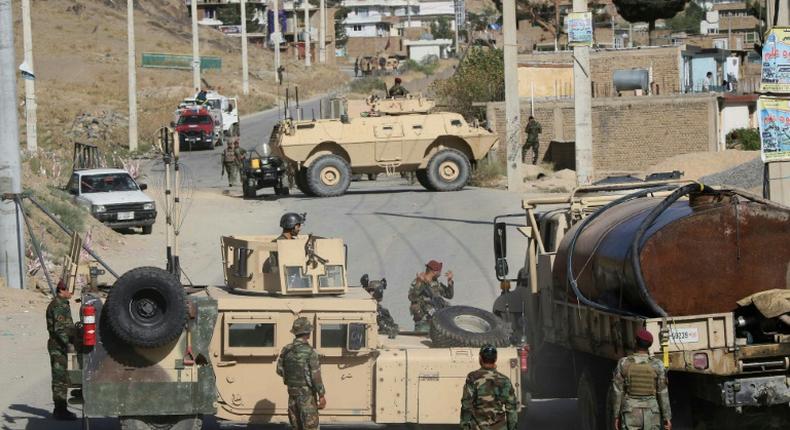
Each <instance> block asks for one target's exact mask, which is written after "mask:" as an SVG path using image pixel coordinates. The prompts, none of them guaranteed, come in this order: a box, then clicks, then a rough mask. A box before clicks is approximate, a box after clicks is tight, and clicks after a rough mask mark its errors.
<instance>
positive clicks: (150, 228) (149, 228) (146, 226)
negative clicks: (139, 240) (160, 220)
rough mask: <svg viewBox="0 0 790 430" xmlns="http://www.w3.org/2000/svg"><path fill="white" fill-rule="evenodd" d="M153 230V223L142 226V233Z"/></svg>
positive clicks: (149, 232)
mask: <svg viewBox="0 0 790 430" xmlns="http://www.w3.org/2000/svg"><path fill="white" fill-rule="evenodd" d="M153 231H154V225H153V224H151V225H144V226H143V234H151V233H152V232H153Z"/></svg>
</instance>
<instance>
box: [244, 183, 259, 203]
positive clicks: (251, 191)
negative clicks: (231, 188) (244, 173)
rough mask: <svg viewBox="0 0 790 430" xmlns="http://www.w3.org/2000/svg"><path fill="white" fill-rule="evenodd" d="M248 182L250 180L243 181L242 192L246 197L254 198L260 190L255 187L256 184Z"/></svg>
mask: <svg viewBox="0 0 790 430" xmlns="http://www.w3.org/2000/svg"><path fill="white" fill-rule="evenodd" d="M248 182H249V181H243V182H242V183H241V192H242V194H243V195H244V198H245V199H254V198H255V197H256V196H257V195H258V194H257V191H258V190H256V189H255V186H253V185H250V184H249V183H248Z"/></svg>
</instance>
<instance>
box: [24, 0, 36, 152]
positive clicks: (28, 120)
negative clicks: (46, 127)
mask: <svg viewBox="0 0 790 430" xmlns="http://www.w3.org/2000/svg"><path fill="white" fill-rule="evenodd" d="M22 41H23V44H24V49H25V65H26V66H27V70H26V71H27V72H29V73H30V74H31V75H32V76H31V77H29V78H25V134H26V136H27V150H28V151H30V152H36V151H37V150H38V132H37V130H36V81H35V72H34V68H33V29H32V26H31V23H30V0H22Z"/></svg>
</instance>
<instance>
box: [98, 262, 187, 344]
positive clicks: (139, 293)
mask: <svg viewBox="0 0 790 430" xmlns="http://www.w3.org/2000/svg"><path fill="white" fill-rule="evenodd" d="M105 306H106V307H107V317H108V319H109V323H110V327H111V328H112V331H113V332H114V333H115V335H116V336H118V338H119V339H120V340H121V341H123V342H125V343H128V344H130V345H133V346H138V347H142V348H155V347H158V346H162V345H166V344H168V343H170V342H172V341H174V340H175V339H176V338H178V336H180V335H181V333H182V332H183V331H184V325H185V324H186V320H187V306H186V294H185V293H184V288H183V287H181V283H180V282H179V281H178V279H177V278H176V277H175V276H173V275H171V274H170V273H169V272H166V271H164V270H162V269H159V268H156V267H138V268H136V269H132V270H130V271H128V272H126V273H124V274H123V275H122V276H121V277H120V278H118V280H117V281H115V284H114V285H113V287H112V288H111V289H110V293H109V294H108V295H107V301H106V303H105Z"/></svg>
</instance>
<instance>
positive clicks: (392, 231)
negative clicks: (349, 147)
mask: <svg viewBox="0 0 790 430" xmlns="http://www.w3.org/2000/svg"><path fill="white" fill-rule="evenodd" d="M306 105H307V106H308V107H310V106H311V103H306ZM313 106H314V105H313ZM276 119H277V113H276V111H268V112H264V113H261V114H259V115H255V116H252V117H249V118H246V119H245V120H243V121H242V125H241V129H242V134H243V139H242V144H243V146H244V147H245V148H248V149H249V148H252V147H253V146H254V145H255V144H256V143H257V142H260V141H261V140H264V139H267V138H268V135H269V131H270V130H271V126H272V124H273V122H274V120H276ZM183 171H184V173H185V177H186V178H187V179H188V180H187V182H189V183H190V184H191V185H192V189H191V192H189V193H185V195H186V197H187V199H186V204H185V209H186V214H187V216H186V219H185V223H184V225H183V229H182V232H181V249H182V254H181V258H182V266H183V268H184V271H185V273H186V274H187V275H189V278H190V279H191V280H192V281H194V282H195V283H197V284H219V283H222V280H223V278H222V272H221V265H220V255H219V246H218V237H219V236H220V235H222V234H239V235H243V234H274V233H278V230H279V228H278V225H277V224H278V220H279V217H280V215H281V214H282V213H284V212H286V211H297V212H306V213H307V214H308V215H307V223H306V226H305V228H304V230H305V232H312V233H316V234H320V235H322V236H330V237H331V236H334V237H342V238H343V239H344V240H345V242H346V244H347V245H348V247H349V274H348V278H349V281H350V282H352V283H354V284H356V283H357V281H358V279H359V278H360V276H361V275H362V274H364V273H368V274H370V276H371V277H373V278H379V277H386V278H387V280H388V284H389V287H388V289H387V291H386V294H385V299H384V304H385V306H387V307H388V308H389V309H390V310H391V312H392V314H393V316H394V317H395V319H396V320H397V321H398V322H399V323H400V324H401V325H402V326H403V327H405V328H409V327H410V326H411V320H410V318H409V314H408V301H407V299H406V292H407V289H408V286H409V283H410V281H411V280H412V279H413V278H414V275H415V274H416V272H418V271H420V270H421V269H422V268H423V265H424V264H425V262H426V261H427V260H429V259H438V260H441V261H444V263H445V267H446V268H447V269H449V270H453V272H454V273H455V276H456V280H457V281H456V296H455V298H454V299H453V300H452V302H453V303H454V304H466V305H474V306H478V307H481V308H484V309H490V308H491V304H492V302H493V300H494V298H495V297H496V296H497V294H498V283H497V282H496V279H495V278H494V274H493V256H492V249H491V248H492V239H491V237H492V225H491V220H492V218H493V217H494V216H495V215H497V214H502V213H514V212H519V211H520V196H518V195H515V194H512V193H508V192H506V191H500V190H491V189H475V188H468V189H465V190H463V191H460V192H454V193H432V192H426V191H425V190H423V189H422V188H420V187H419V186H414V185H409V184H408V183H407V182H406V181H404V180H403V179H401V178H400V177H391V178H382V179H381V180H379V181H362V182H354V183H352V185H351V188H350V189H349V192H348V194H346V195H344V196H342V197H337V198H327V199H317V198H306V197H305V196H303V195H301V194H300V193H298V192H297V191H295V193H294V194H293V195H291V196H289V197H285V198H280V199H275V198H274V197H273V196H271V195H270V194H267V195H265V196H261V197H259V198H258V199H256V200H244V199H242V198H241V190H240V189H239V187H234V188H232V189H230V190H228V189H227V187H224V185H225V183H224V181H222V180H221V179H220V177H219V149H217V150H214V151H204V152H194V153H186V154H184V156H183ZM147 180H148V182H149V183H150V184H152V185H153V187H152V190H151V194H152V195H157V194H159V195H161V191H159V190H157V187H156V185H157V183H161V166H159V165H157V164H154V165H153V166H152V167H151V168H150V170H149V173H148V179H147ZM267 193H270V191H267ZM159 207H160V208H161V207H162V205H161V203H160V206H159ZM163 218H164V217H162V219H163ZM162 219H160V222H158V223H157V224H156V225H155V228H154V233H153V234H152V235H150V236H143V235H139V234H133V235H127V236H126V237H125V240H126V243H127V247H128V249H132V250H135V251H134V252H135V254H134V258H130V255H129V254H128V250H125V249H123V248H122V247H120V246H119V247H117V248H118V249H113V250H107V251H104V252H103V256H104V257H105V258H106V259H107V260H108V261H109V262H110V264H111V265H112V266H113V267H114V268H115V270H116V271H119V272H122V271H125V270H127V269H129V268H132V267H136V266H141V265H156V266H160V267H161V266H163V265H164V264H163V263H164V262H163V255H164V223H163V222H162ZM509 243H510V247H511V255H512V259H511V267H513V268H515V267H518V266H519V265H520V264H519V263H520V262H521V261H523V252H518V248H519V244H520V243H521V242H520V241H518V240H516V238H515V237H514V238H513V239H511V240H510V241H509ZM521 244H522V245H523V243H521ZM140 250H143V251H140ZM514 270H515V269H514ZM11 321H14V322H15V323H18V324H19V326H20V327H25V330H26V331H28V332H31V333H38V334H40V333H45V328H44V325H43V316H41V315H31V314H28V313H23V314H18V316H14V317H12V319H11ZM39 338H41V335H39ZM0 341H2V342H5V339H3V338H0ZM21 344H22V345H24V348H25V349H23V350H20V351H18V353H19V354H17V353H16V352H9V354H12V355H11V356H10V357H6V356H5V355H4V354H3V353H2V352H0V358H4V359H5V360H4V362H6V363H8V362H11V363H12V366H13V368H12V369H9V370H10V372H8V373H5V374H8V375H15V378H16V379H15V380H14V386H15V387H16V388H15V391H14V392H13V394H12V395H9V394H8V393H4V394H5V395H2V394H0V410H1V411H2V414H3V415H2V419H0V429H2V430H19V429H51V428H57V429H69V430H72V429H73V430H76V429H78V428H80V426H79V424H77V423H69V424H62V423H53V422H51V421H49V420H48V419H47V417H48V416H49V411H50V410H51V407H52V403H51V401H50V394H49V369H48V363H47V359H46V352H45V349H44V344H45V341H43V340H39V341H36V342H31V341H24V340H23V341H22V343H21ZM6 346H8V348H7V349H6ZM13 348H16V347H11V346H9V345H5V344H4V345H3V348H0V349H4V350H7V351H11V350H12V349H13ZM17 356H18V357H17ZM27 356H29V357H34V358H33V359H31V360H27V359H24V360H23V359H19V357H27ZM14 357H17V359H16V360H14V359H13V358H14ZM575 409H576V408H575V402H574V401H565V400H563V401H548V402H536V403H535V404H534V405H533V407H532V408H531V410H530V413H529V415H528V419H527V422H526V423H524V425H522V426H521V427H522V428H530V429H572V428H575V425H574V419H575ZM116 426H117V424H116V421H115V420H112V419H103V420H97V421H96V422H95V423H93V424H92V426H91V428H92V429H100V430H106V429H114V428H117V427H116ZM207 428H215V426H214V425H210V426H207ZM396 428H397V427H396Z"/></svg>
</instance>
